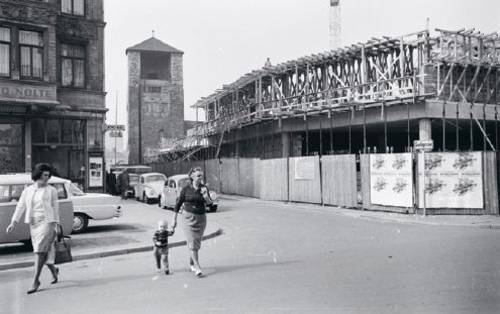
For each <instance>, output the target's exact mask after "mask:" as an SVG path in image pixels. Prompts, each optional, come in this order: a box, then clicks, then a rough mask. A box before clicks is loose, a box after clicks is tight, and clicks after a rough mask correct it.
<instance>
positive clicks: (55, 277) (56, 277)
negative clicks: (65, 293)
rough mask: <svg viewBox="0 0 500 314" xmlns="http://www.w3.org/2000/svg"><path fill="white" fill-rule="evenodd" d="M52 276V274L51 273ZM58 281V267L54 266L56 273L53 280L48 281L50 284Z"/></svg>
mask: <svg viewBox="0 0 500 314" xmlns="http://www.w3.org/2000/svg"><path fill="white" fill-rule="evenodd" d="M52 276H54V274H52ZM58 281H59V268H57V267H56V275H55V276H54V280H52V282H51V283H50V284H51V285H53V284H55V283H57V282H58Z"/></svg>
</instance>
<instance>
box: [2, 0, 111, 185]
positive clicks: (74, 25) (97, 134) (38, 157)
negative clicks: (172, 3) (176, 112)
mask: <svg viewBox="0 0 500 314" xmlns="http://www.w3.org/2000/svg"><path fill="white" fill-rule="evenodd" d="M104 27H105V23H104V12H103V0H39V1H33V0H31V1H28V0H16V1H14V0H0V173H9V172H24V171H31V169H32V167H33V165H35V164H36V163H39V162H46V163H48V164H51V165H52V166H53V167H54V168H55V170H56V172H57V174H58V175H59V176H61V177H64V178H68V179H70V180H72V181H74V182H76V183H78V184H79V185H81V186H82V187H84V188H85V189H86V190H93V191H102V190H103V188H104V186H103V185H104V180H103V178H104V174H103V171H102V169H104V162H103V156H104V154H103V152H104V147H103V123H104V118H105V113H106V111H107V109H106V108H105V95H106V93H105V91H104ZM89 169H90V171H89Z"/></svg>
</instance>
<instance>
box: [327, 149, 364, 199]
mask: <svg viewBox="0 0 500 314" xmlns="http://www.w3.org/2000/svg"><path fill="white" fill-rule="evenodd" d="M321 172H322V176H321V177H322V181H323V182H322V185H323V202H324V204H327V205H335V206H343V207H351V208H354V207H357V203H358V200H357V175H356V155H330V156H323V157H322V158H321Z"/></svg>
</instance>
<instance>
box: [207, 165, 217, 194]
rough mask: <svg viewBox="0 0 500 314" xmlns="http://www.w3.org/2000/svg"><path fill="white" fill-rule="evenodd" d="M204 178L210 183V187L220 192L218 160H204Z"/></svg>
mask: <svg viewBox="0 0 500 314" xmlns="http://www.w3.org/2000/svg"><path fill="white" fill-rule="evenodd" d="M205 167H206V168H205V179H206V183H208V184H209V185H210V189H211V190H214V191H217V192H220V180H219V178H220V172H219V161H218V160H217V159H209V160H207V161H206V162H205Z"/></svg>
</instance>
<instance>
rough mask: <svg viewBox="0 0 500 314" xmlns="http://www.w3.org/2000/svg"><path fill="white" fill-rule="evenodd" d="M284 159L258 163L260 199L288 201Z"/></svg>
mask: <svg viewBox="0 0 500 314" xmlns="http://www.w3.org/2000/svg"><path fill="white" fill-rule="evenodd" d="M286 170H287V169H286V158H280V159H266V160H261V161H260V180H259V181H260V189H259V192H260V198H261V199H263V200H272V201H288V191H287V189H286V186H287V183H286V182H287V180H288V176H287V172H286Z"/></svg>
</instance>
